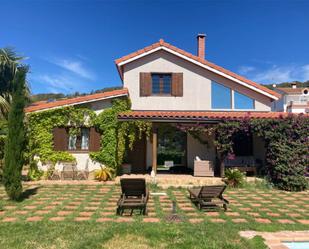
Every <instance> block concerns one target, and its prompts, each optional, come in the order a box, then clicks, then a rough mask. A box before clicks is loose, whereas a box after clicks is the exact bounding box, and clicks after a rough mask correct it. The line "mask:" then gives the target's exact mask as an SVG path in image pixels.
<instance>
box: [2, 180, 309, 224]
mask: <svg viewBox="0 0 309 249" xmlns="http://www.w3.org/2000/svg"><path fill="white" fill-rule="evenodd" d="M151 191H152V192H165V193H166V194H167V195H163V196H151V197H150V200H149V203H148V211H149V212H148V216H140V215H133V216H132V217H131V216H123V217H117V216H116V215H115V210H116V202H117V200H118V197H119V195H120V188H119V186H117V185H103V184H97V185H26V187H25V193H26V194H25V196H24V197H25V199H24V200H23V201H22V202H19V203H13V202H10V201H8V200H7V199H6V195H5V192H4V189H3V187H1V189H0V197H1V198H3V199H4V201H3V211H0V222H3V223H7V222H35V221H52V222H59V221H68V222H69V221H76V222H81V221H89V222H154V223H158V222H166V221H165V216H166V215H168V214H170V213H171V209H172V201H174V200H175V201H176V202H177V213H178V214H180V215H181V216H182V217H183V218H184V222H190V223H205V222H206V223H229V224H239V223H241V224H248V225H249V224H250V225H252V223H254V224H263V225H265V226H267V225H284V226H285V228H288V227H289V226H291V228H295V226H299V227H302V226H306V225H307V226H306V227H307V228H308V225H309V213H308V212H307V210H308V208H309V192H308V191H306V192H298V193H292V192H283V191H276V190H271V191H270V190H263V189H229V190H227V191H226V193H225V197H226V198H227V199H228V200H229V201H230V205H229V209H228V212H225V213H224V212H222V211H218V212H200V211H198V210H197V208H196V207H195V206H194V205H192V204H191V202H190V200H189V199H188V198H187V196H188V194H187V191H186V190H185V189H183V188H182V189H181V188H169V189H167V190H162V189H157V188H155V189H152V190H151Z"/></svg>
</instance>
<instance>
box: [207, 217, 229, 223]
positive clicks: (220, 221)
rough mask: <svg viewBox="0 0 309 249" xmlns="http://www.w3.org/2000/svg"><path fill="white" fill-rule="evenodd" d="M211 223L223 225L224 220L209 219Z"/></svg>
mask: <svg viewBox="0 0 309 249" xmlns="http://www.w3.org/2000/svg"><path fill="white" fill-rule="evenodd" d="M210 221H211V222H215V223H225V222H226V220H223V219H215V218H212V219H210Z"/></svg>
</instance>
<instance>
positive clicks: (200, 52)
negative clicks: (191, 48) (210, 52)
mask: <svg viewBox="0 0 309 249" xmlns="http://www.w3.org/2000/svg"><path fill="white" fill-rule="evenodd" d="M205 40H206V35H205V34H198V35H197V56H198V57H200V58H202V59H205Z"/></svg>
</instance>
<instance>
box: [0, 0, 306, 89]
mask: <svg viewBox="0 0 309 249" xmlns="http://www.w3.org/2000/svg"><path fill="white" fill-rule="evenodd" d="M0 6H1V15H0V23H1V27H0V47H7V46H10V47H14V48H15V49H16V51H17V52H18V53H20V54H21V55H23V56H25V57H27V59H26V60H25V61H24V63H27V64H29V65H30V67H31V73H30V74H29V76H28V81H29V84H30V86H31V91H32V92H33V93H46V92H52V93H59V92H61V93H73V92H76V91H78V92H83V93H85V92H86V93H87V92H90V91H92V90H97V89H102V88H105V87H111V86H121V84H122V82H121V79H120V77H119V75H118V72H117V70H116V66H115V64H114V60H115V59H117V58H120V57H122V56H124V55H127V54H129V53H131V52H134V51H136V50H138V49H141V48H143V47H146V46H148V45H150V44H152V43H155V42H157V41H158V40H159V39H160V38H162V39H164V40H165V41H166V42H169V43H171V44H173V45H175V46H176V47H179V48H181V49H184V50H186V51H188V52H191V53H194V54H195V53H196V50H197V48H196V45H197V42H196V35H197V34H198V33H205V34H206V35H207V40H206V59H207V60H209V61H211V62H213V63H215V64H218V65H220V66H222V67H225V68H227V69H229V70H231V71H233V72H235V73H238V74H241V75H243V76H246V77H248V78H249V79H251V80H254V81H256V82H258V83H269V84H270V83H280V82H284V81H295V80H298V81H306V80H309V45H308V44H309V43H308V41H309V14H308V13H309V1H307V0H304V1H286V0H280V1H253V0H248V1H236V0H235V1H234V0H230V1H168V0H166V1H134V0H131V1H94V0H62V1H60V0H49V1H48V0H20V1H16V0H0Z"/></svg>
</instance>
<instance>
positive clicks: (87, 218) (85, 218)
mask: <svg viewBox="0 0 309 249" xmlns="http://www.w3.org/2000/svg"><path fill="white" fill-rule="evenodd" d="M74 220H75V221H87V220H90V217H76V218H74Z"/></svg>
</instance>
